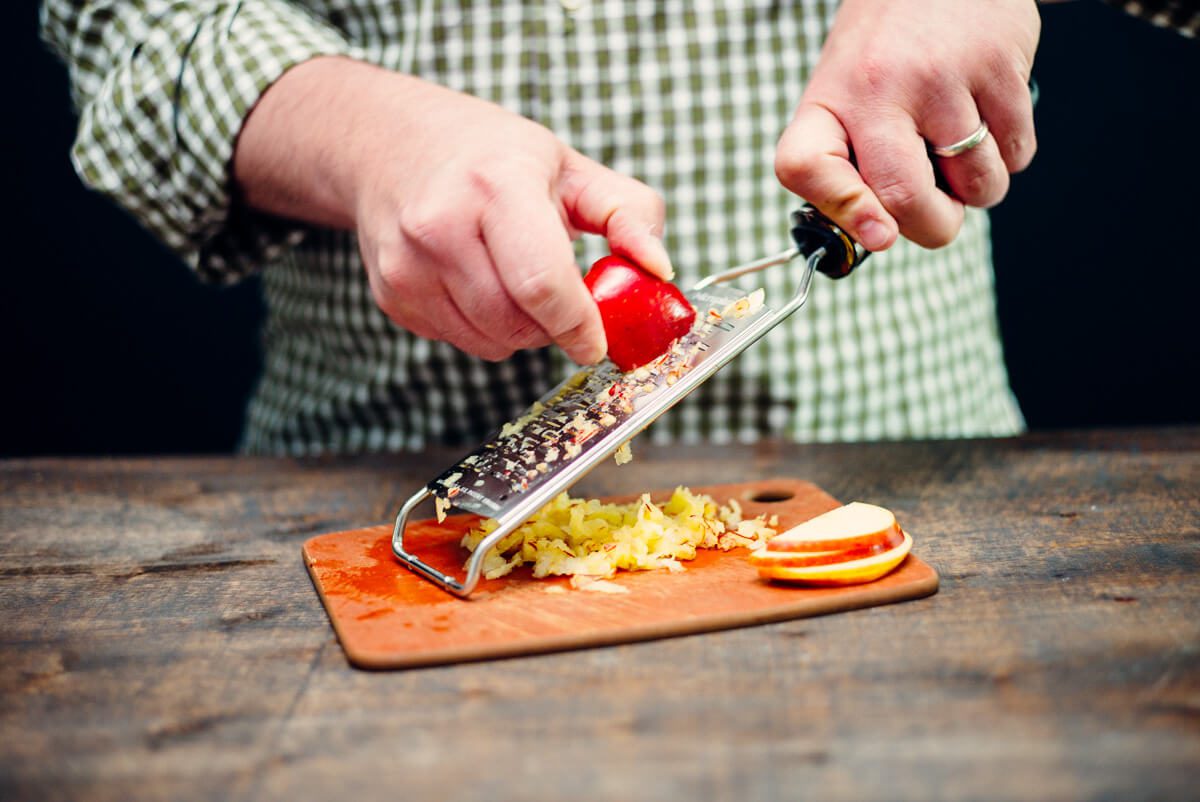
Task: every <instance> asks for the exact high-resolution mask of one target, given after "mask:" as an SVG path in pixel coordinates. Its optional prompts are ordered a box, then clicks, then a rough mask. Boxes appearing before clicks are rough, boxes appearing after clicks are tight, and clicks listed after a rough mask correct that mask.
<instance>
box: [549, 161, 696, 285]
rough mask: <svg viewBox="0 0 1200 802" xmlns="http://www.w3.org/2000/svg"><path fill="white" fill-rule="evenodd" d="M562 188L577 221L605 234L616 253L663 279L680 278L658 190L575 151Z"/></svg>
mask: <svg viewBox="0 0 1200 802" xmlns="http://www.w3.org/2000/svg"><path fill="white" fill-rule="evenodd" d="M559 192H560V195H561V199H562V204H563V207H564V208H565V209H566V211H567V218H568V221H569V223H570V225H571V226H573V227H574V228H577V229H579V230H580V231H586V232H588V233H591V234H601V235H603V236H604V237H605V238H606V239H608V245H609V249H610V250H611V251H612V252H613V253H615V254H617V255H619V256H624V257H625V258H627V259H629V260H630V261H632V262H633V263H635V264H637V265H640V266H641V267H643V268H645V269H646V270H648V271H650V272H651V273H654V274H655V275H657V276H659V277H660V278H663V279H668V280H669V279H672V278H674V276H675V270H674V268H672V267H671V257H670V256H669V255H668V254H667V249H666V248H665V247H664V246H663V243H662V235H663V222H664V220H665V219H666V208H665V206H664V204H663V199H662V197H661V196H660V195H659V194H658V193H657V192H655V191H654V190H653V189H651V188H650V187H648V186H646V185H645V184H643V183H642V182H641V181H638V180H636V179H634V178H630V177H629V176H626V175H622V174H620V173H618V172H616V171H614V170H610V169H608V168H607V167H605V166H603V165H601V164H597V163H596V162H594V161H592V160H591V159H589V158H587V157H586V156H583V155H582V154H580V153H577V152H575V151H570V152H569V153H568V155H567V158H566V162H565V164H564V165H563V170H562V173H561V177H560V181H559Z"/></svg>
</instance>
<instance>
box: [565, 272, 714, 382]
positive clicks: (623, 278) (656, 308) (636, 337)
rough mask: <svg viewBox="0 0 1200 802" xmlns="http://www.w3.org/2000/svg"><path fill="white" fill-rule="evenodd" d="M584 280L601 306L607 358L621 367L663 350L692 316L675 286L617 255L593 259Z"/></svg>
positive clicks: (646, 359) (638, 363) (637, 363)
mask: <svg viewBox="0 0 1200 802" xmlns="http://www.w3.org/2000/svg"><path fill="white" fill-rule="evenodd" d="M583 283H584V284H585V285H586V286H587V288H588V291H589V292H591V294H592V299H593V300H594V301H595V302H596V306H597V307H599V309H600V320H601V322H603V324H604V335H605V337H607V338H608V358H609V359H611V360H612V361H613V364H615V365H616V366H617V367H618V368H620V369H621V370H623V371H630V370H633V369H634V368H638V367H641V366H642V365H645V364H646V363H647V362H651V361H653V360H654V359H656V358H657V357H660V356H662V355H663V354H665V353H666V352H667V350H668V349H670V347H671V344H672V343H674V342H675V341H676V340H677V339H679V338H680V337H682V336H683V335H685V334H687V333H688V332H689V331H691V328H692V323H693V322H694V321H695V320H696V310H695V309H693V308H692V305H691V304H690V303H688V301H687V298H684V297H683V293H682V292H680V291H679V288H678V287H676V286H675V285H674V284H672V283H671V282H669V281H663V280H662V279H660V278H658V277H657V276H654V275H651V274H650V273H647V272H646V271H645V270H642V269H641V268H640V267H638V266H637V265H635V264H633V263H632V262H630V261H628V260H627V259H622V258H621V257H620V256H605V257H604V258H603V259H599V260H597V261H596V263H595V264H593V265H592V268H591V270H589V271H588V273H587V275H586V276H584V277H583Z"/></svg>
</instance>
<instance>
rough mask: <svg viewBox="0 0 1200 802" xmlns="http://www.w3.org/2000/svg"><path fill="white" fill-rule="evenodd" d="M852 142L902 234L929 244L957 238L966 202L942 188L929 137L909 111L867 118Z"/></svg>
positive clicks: (863, 170)
mask: <svg viewBox="0 0 1200 802" xmlns="http://www.w3.org/2000/svg"><path fill="white" fill-rule="evenodd" d="M850 141H851V146H852V147H853V149H854V153H855V156H856V157H857V159H858V169H859V172H860V173H861V174H862V177H863V178H864V179H865V180H866V182H867V185H868V186H869V187H871V191H872V192H874V193H875V197H877V198H879V200H880V202H881V203H883V206H884V208H885V209H887V210H888V213H889V214H891V215H892V217H894V218H895V219H896V222H897V223H898V224H899V225H900V233H901V234H903V235H904V236H905V237H907V238H908V239H910V240H912V241H913V242H915V243H917V244H918V245H921V246H923V247H926V248H940V247H943V246H945V245H948V244H949V243H950V242H952V241H953V240H954V237H955V236H957V235H958V230H959V229H960V228H961V227H962V222H963V205H962V204H961V203H960V202H958V201H957V200H955V199H953V198H951V197H950V196H949V195H947V194H946V193H944V192H942V191H941V190H940V189H938V188H937V183H936V179H935V176H934V172H933V163H932V162H930V161H929V155H928V153H927V152H926V150H925V147H926V146H925V140H924V139H922V138H921V136H920V134H919V133H918V132H917V127H916V124H915V123H914V122H913V120H912V118H911V117H910V116H909V115H908V114H907V113H904V112H896V113H894V114H892V115H881V114H877V115H876V116H873V117H871V118H869V119H865V120H864V121H863V123H861V124H860V126H859V127H858V128H857V129H851V131H850ZM864 244H865V243H864Z"/></svg>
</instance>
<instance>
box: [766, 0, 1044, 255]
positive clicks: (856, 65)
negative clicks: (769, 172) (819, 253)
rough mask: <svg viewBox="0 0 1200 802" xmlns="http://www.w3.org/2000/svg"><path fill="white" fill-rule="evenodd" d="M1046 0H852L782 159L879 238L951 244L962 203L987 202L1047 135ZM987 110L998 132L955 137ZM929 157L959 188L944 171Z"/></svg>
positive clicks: (846, 221)
mask: <svg viewBox="0 0 1200 802" xmlns="http://www.w3.org/2000/svg"><path fill="white" fill-rule="evenodd" d="M1040 29H1041V19H1040V17H1039V15H1038V11H1037V7H1036V4H1035V3H1034V0H970V2H966V1H965V0H843V3H842V5H841V8H840V9H839V11H838V14H837V19H836V21H835V22H834V26H833V29H832V30H831V31H830V33H829V37H828V39H827V40H826V42H825V47H824V50H823V51H822V53H821V59H820V62H819V64H818V65H817V68H816V70H815V71H814V73H813V76H812V80H811V81H810V82H809V84H808V87H807V88H806V90H805V92H804V97H803V98H802V99H801V102H800V106H799V108H798V109H797V110H796V114H795V116H794V117H793V119H792V122H791V124H790V125H789V126H788V127H787V129H786V130H785V131H784V133H783V136H782V138H781V139H780V141H779V146H778V150H777V152H776V159H775V171H776V174H777V175H778V176H779V180H780V181H781V182H782V183H783V185H784V186H785V187H787V188H788V189H790V190H792V191H793V192H795V193H796V194H797V195H800V196H801V197H803V198H804V199H805V200H807V201H809V202H810V203H812V204H813V205H814V206H816V207H817V208H818V209H820V210H821V211H822V212H823V213H825V214H826V215H827V216H828V217H830V218H831V219H833V220H834V221H835V222H837V223H838V225H840V226H841V227H842V228H844V229H845V230H846V231H847V232H848V233H850V234H851V236H853V237H854V238H855V239H857V240H858V241H859V242H861V243H862V244H863V245H864V246H865V247H867V248H868V249H869V250H872V251H880V250H885V249H886V248H889V247H891V245H892V244H893V243H894V242H895V240H896V236H897V234H903V235H904V236H905V237H907V238H909V239H910V240H912V241H913V242H916V243H917V244H918V245H923V246H925V247H927V248H938V247H941V246H944V245H947V244H949V243H950V242H951V241H952V240H953V239H954V238H955V236H957V234H958V230H959V228H961V226H962V221H963V204H966V205H968V206H980V207H987V206H992V205H994V204H996V203H998V202H999V201H1000V200H1001V199H1002V198H1003V197H1004V195H1005V194H1006V193H1007V192H1008V185H1009V173H1015V172H1019V171H1020V170H1023V169H1025V167H1026V166H1028V164H1029V162H1030V160H1031V159H1032V158H1033V154H1034V151H1035V150H1036V148H1037V145H1036V139H1035V136H1034V130H1033V107H1032V103H1031V101H1030V96H1029V88H1028V82H1029V73H1030V70H1031V68H1032V66H1033V55H1034V51H1035V50H1036V49H1037V42H1038V35H1039V33H1040ZM980 121H986V122H987V124H988V127H989V129H990V133H989V135H988V137H987V138H986V139H985V140H984V141H983V142H982V143H981V144H980V145H978V146H977V147H975V148H973V149H971V150H969V151H967V152H966V153H963V154H961V155H959V156H955V157H952V158H939V157H935V156H931V155H930V154H929V153H928V151H927V149H926V148H927V145H928V144H930V143H932V144H933V145H941V146H945V145H950V144H953V143H955V142H958V141H960V140H962V139H964V138H966V137H967V136H969V135H970V134H971V133H972V132H973V131H975V129H976V128H978V127H979V123H980ZM931 158H936V159H938V162H939V164H938V166H939V168H940V169H941V171H942V173H943V175H944V176H945V178H946V182H947V184H948V185H949V189H950V191H951V192H952V193H953V194H947V193H946V192H943V191H942V190H941V189H939V188H938V187H937V185H936V177H935V173H934V168H933V164H932V162H931V161H930V159H931Z"/></svg>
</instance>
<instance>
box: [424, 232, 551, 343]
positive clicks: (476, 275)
mask: <svg viewBox="0 0 1200 802" xmlns="http://www.w3.org/2000/svg"><path fill="white" fill-rule="evenodd" d="M441 261H442V262H443V264H444V265H445V270H443V271H441V276H442V277H443V282H442V283H443V286H444V287H445V289H446V293H447V294H448V295H449V296H450V299H451V300H452V301H453V302H454V305H455V306H456V307H457V308H458V310H459V312H461V313H462V316H463V317H464V318H466V319H467V320H469V321H471V322H472V325H473V326H474V327H475V328H477V329H480V330H482V331H485V332H487V334H488V335H489V338H490V339H493V340H495V341H496V342H498V343H500V344H502V345H504V346H506V347H507V348H508V349H509V350H510V351H516V350H519V349H522V348H540V347H541V346H544V345H548V344H549V343H550V341H551V340H550V337H549V335H548V334H546V332H545V331H544V330H543V329H542V327H541V326H539V325H538V323H537V322H536V321H535V320H533V318H531V317H529V315H527V314H525V312H523V311H522V310H521V308H520V307H519V306H517V304H516V302H515V301H514V300H513V299H512V298H511V297H510V296H509V294H508V290H507V289H505V287H504V284H503V282H501V280H500V276H499V275H498V273H497V269H496V266H495V263H494V262H493V261H492V257H491V254H489V253H488V249H487V246H486V245H485V244H484V242H483V238H482V236H481V234H480V232H479V230H478V229H477V228H476V229H473V230H464V231H461V232H460V233H459V235H458V236H455V237H451V238H448V239H447V241H446V243H445V250H444V251H443V253H442V254H441Z"/></svg>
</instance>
